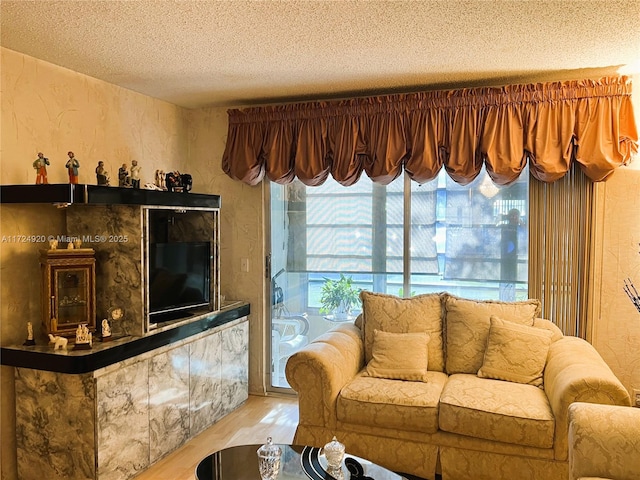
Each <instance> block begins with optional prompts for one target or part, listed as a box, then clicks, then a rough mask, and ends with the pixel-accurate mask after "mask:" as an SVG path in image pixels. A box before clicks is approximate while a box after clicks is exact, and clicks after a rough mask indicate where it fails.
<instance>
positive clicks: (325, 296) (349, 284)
mask: <svg viewBox="0 0 640 480" xmlns="http://www.w3.org/2000/svg"><path fill="white" fill-rule="evenodd" d="M359 301H360V289H359V288H357V287H354V286H353V278H351V277H345V276H344V274H342V273H341V274H340V279H339V280H331V279H330V278H326V277H325V279H324V284H323V285H322V291H321V296H320V303H321V304H322V307H321V308H320V313H333V312H334V311H335V310H337V309H339V308H342V309H343V310H344V312H345V313H349V312H350V311H351V309H352V308H353V307H354V306H355V305H357V304H358V302H359Z"/></svg>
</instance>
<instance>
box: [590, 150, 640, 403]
mask: <svg viewBox="0 0 640 480" xmlns="http://www.w3.org/2000/svg"><path fill="white" fill-rule="evenodd" d="M635 163H640V160H637V161H636V162H635ZM599 213H600V215H601V218H602V219H603V221H602V223H601V227H602V228H601V230H600V235H599V238H600V246H599V248H598V249H597V252H598V255H599V265H598V267H599V269H598V270H599V272H600V275H598V276H597V277H598V278H597V279H596V280H597V281H599V283H600V285H599V287H600V288H599V294H600V296H599V298H597V299H596V303H597V304H599V308H597V309H596V312H594V322H593V330H592V338H591V341H592V343H593V345H594V346H595V347H596V349H597V350H598V352H600V354H601V355H602V357H603V358H604V359H605V361H606V362H607V364H608V365H609V366H610V367H611V369H612V370H613V372H614V373H615V374H616V376H617V377H618V378H619V379H620V381H622V383H623V384H624V386H625V387H626V388H627V390H629V393H631V391H632V389H633V388H639V389H640V312H638V311H637V310H636V309H635V307H634V306H633V304H632V303H631V300H629V298H628V297H627V295H626V294H625V293H624V291H623V286H624V279H626V278H630V279H631V280H632V281H633V282H634V284H635V286H636V288H638V289H640V169H630V168H622V169H619V170H618V171H616V172H615V173H614V174H613V175H612V176H611V178H609V179H608V180H607V181H606V182H605V184H604V198H603V202H602V205H601V209H600V212H599Z"/></svg>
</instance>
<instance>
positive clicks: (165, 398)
mask: <svg viewBox="0 0 640 480" xmlns="http://www.w3.org/2000/svg"><path fill="white" fill-rule="evenodd" d="M149 436H150V438H149V449H150V461H151V463H154V462H156V461H157V460H159V459H160V458H162V457H163V456H164V455H166V454H167V453H169V452H171V451H173V450H175V449H176V448H178V447H179V446H181V445H182V444H183V443H185V442H186V441H187V440H188V439H189V346H188V345H184V346H182V347H179V348H174V349H172V350H170V351H168V352H165V353H162V354H160V355H157V356H155V357H154V358H152V359H151V360H150V361H149Z"/></svg>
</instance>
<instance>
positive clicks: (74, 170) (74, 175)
mask: <svg viewBox="0 0 640 480" xmlns="http://www.w3.org/2000/svg"><path fill="white" fill-rule="evenodd" d="M67 155H69V160H67V163H66V164H65V167H67V171H68V172H69V183H73V184H77V183H78V169H79V168H80V162H79V161H78V159H77V158H76V157H75V155H74V154H73V152H67Z"/></svg>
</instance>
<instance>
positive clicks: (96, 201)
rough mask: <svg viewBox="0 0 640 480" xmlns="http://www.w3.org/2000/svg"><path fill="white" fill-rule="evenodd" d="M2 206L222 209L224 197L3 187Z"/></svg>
mask: <svg viewBox="0 0 640 480" xmlns="http://www.w3.org/2000/svg"><path fill="white" fill-rule="evenodd" d="M0 203H3V204H4V203H53V204H60V205H73V204H84V205H150V206H164V207H185V208H187V207H191V208H220V195H208V194H204V193H191V192H189V193H182V192H166V191H160V190H147V189H144V188H124V187H105V186H102V185H100V186H98V185H85V184H77V185H73V184H65V183H56V184H47V185H0Z"/></svg>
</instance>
